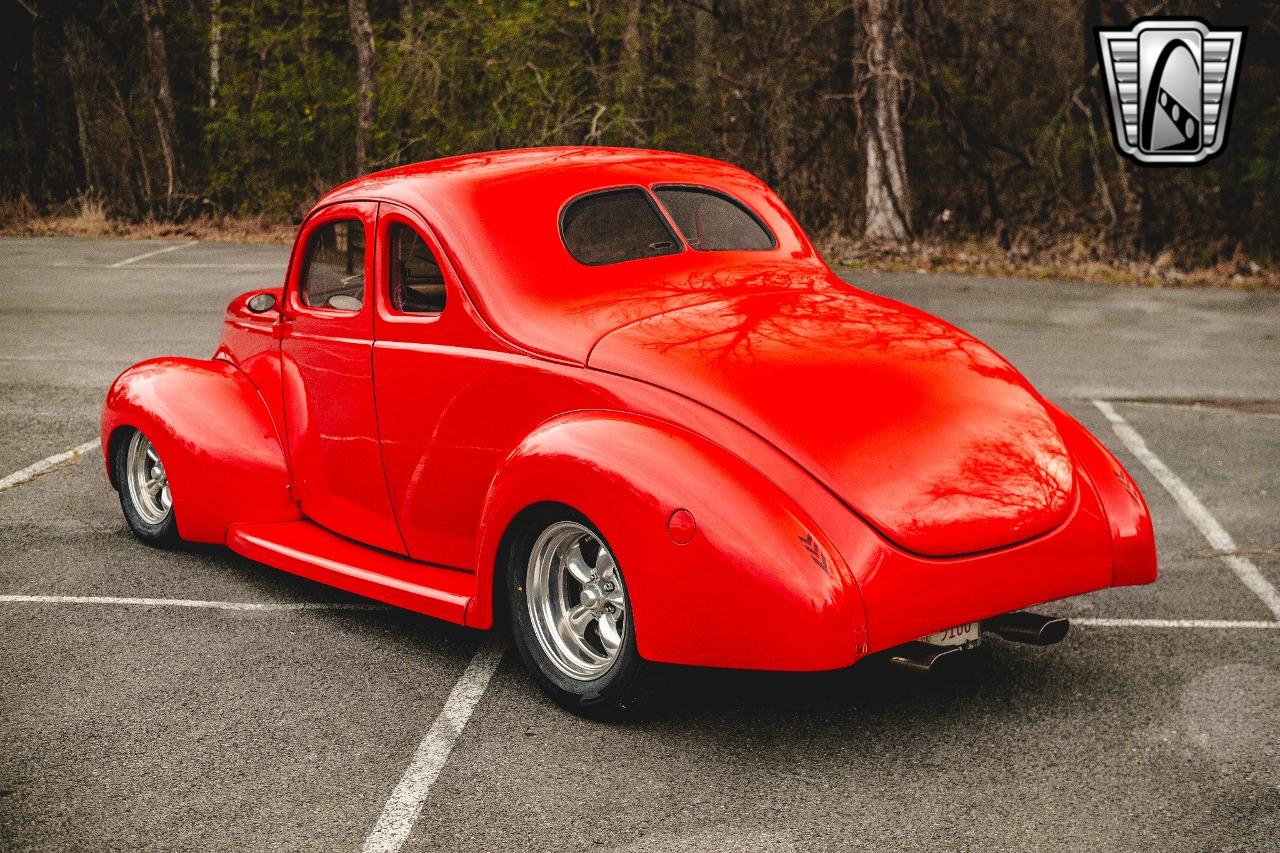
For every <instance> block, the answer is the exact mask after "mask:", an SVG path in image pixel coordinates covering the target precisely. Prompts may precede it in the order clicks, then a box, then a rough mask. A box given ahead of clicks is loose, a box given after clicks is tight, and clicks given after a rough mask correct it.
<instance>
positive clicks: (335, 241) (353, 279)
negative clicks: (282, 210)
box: [299, 219, 364, 311]
mask: <svg viewBox="0 0 1280 853" xmlns="http://www.w3.org/2000/svg"><path fill="white" fill-rule="evenodd" d="M299 295H300V296H301V297H302V304H303V305H309V306H311V307H313V308H338V309H342V310H344V311H359V310H360V307H361V305H362V304H363V303H364V223H363V222H361V221H360V220H358V219H341V220H338V221H336V222H328V223H326V224H324V225H321V226H320V227H319V228H317V229H316V230H315V231H313V232H311V240H310V242H309V243H308V244H307V264H306V267H305V268H304V270H303V273H302V289H301V292H300V293H299Z"/></svg>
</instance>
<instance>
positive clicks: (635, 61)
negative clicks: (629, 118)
mask: <svg viewBox="0 0 1280 853" xmlns="http://www.w3.org/2000/svg"><path fill="white" fill-rule="evenodd" d="M643 2H644V0H627V9H626V11H627V18H626V23H625V24H624V25H623V29H622V62H621V67H620V68H619V74H618V97H619V98H620V99H621V100H623V101H624V102H626V101H634V100H635V96H636V90H637V89H639V88H640V84H641V73H642V72H643V70H644V69H643V63H642V61H641V56H640V52H641V48H642V43H641V40H640V12H641V5H642V4H643Z"/></svg>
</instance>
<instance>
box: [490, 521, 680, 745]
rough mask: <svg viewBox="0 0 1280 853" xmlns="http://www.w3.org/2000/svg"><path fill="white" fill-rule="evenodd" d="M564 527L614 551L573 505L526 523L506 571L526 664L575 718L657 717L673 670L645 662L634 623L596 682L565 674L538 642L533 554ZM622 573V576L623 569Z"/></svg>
mask: <svg viewBox="0 0 1280 853" xmlns="http://www.w3.org/2000/svg"><path fill="white" fill-rule="evenodd" d="M558 522H575V523H577V524H580V525H582V526H583V527H585V528H587V529H588V530H589V531H591V533H593V534H594V535H595V536H596V537H597V538H598V539H599V540H600V542H601V543H603V544H604V546H605V548H608V543H607V542H606V540H605V538H604V536H603V535H602V534H601V533H600V531H599V529H598V528H597V527H596V526H595V525H594V524H592V523H591V521H590V520H589V519H587V517H586V516H584V515H582V514H581V513H579V512H577V511H576V510H573V509H572V508H570V507H567V506H562V505H554V506H551V507H548V508H546V509H544V510H541V511H539V512H536V513H534V514H533V515H531V516H527V517H525V518H524V519H523V520H522V522H521V523H520V524H519V527H518V528H517V529H516V530H515V531H514V535H513V536H512V537H511V540H510V545H509V547H508V548H507V549H506V553H507V565H506V566H505V570H506V571H505V575H506V585H507V596H506V598H507V603H508V620H509V621H508V625H509V626H510V629H511V637H512V642H513V644H514V645H515V647H516V650H517V651H518V652H519V653H520V659H521V660H522V661H523V662H524V666H525V668H526V669H527V670H528V671H529V673H530V675H532V676H533V678H534V680H535V681H537V682H538V685H539V686H540V687H541V688H542V689H543V690H544V691H545V692H546V693H547V695H548V696H550V697H551V699H552V700H553V701H554V702H555V703H556V704H557V705H559V706H560V707H562V708H564V709H565V710H567V711H570V712H572V713H574V714H578V715H580V716H583V717H590V718H592V719H598V720H616V719H626V718H633V717H637V716H641V715H643V714H646V713H649V712H652V711H653V710H654V709H655V708H656V707H658V705H659V704H660V702H661V700H662V699H663V698H664V696H665V692H666V691H665V689H664V688H665V685H666V681H667V678H666V676H667V672H668V669H669V668H668V667H665V666H662V665H661V664H655V663H651V662H649V661H646V660H643V659H642V658H641V657H640V653H639V652H638V651H637V650H636V636H635V630H634V629H633V628H631V626H630V621H629V620H628V625H627V628H626V630H624V631H623V636H622V645H621V647H620V648H619V649H618V653H617V657H616V658H615V659H614V661H613V663H612V664H611V665H610V666H609V668H608V670H607V671H605V672H604V673H603V674H601V675H600V676H598V677H596V678H592V679H590V680H583V679H581V678H575V677H573V676H570V675H567V674H566V673H565V672H563V671H562V670H561V669H560V668H559V667H558V666H557V665H556V664H555V662H554V661H553V660H552V659H551V657H550V656H549V655H548V654H547V652H546V650H545V649H544V648H543V647H542V645H541V644H540V642H539V640H538V638H537V635H536V633H535V629H534V626H533V617H532V616H531V614H530V608H529V601H528V596H527V586H528V584H527V579H528V575H529V564H530V555H531V554H532V550H533V547H534V543H535V542H536V541H537V539H538V537H539V536H540V535H541V534H542V532H543V531H545V530H547V529H548V528H549V527H551V526H552V525H555V524H557V523H558ZM617 571H618V573H619V575H621V571H622V569H621V566H619V567H618V570H617ZM624 594H625V591H624ZM628 610H629V601H628Z"/></svg>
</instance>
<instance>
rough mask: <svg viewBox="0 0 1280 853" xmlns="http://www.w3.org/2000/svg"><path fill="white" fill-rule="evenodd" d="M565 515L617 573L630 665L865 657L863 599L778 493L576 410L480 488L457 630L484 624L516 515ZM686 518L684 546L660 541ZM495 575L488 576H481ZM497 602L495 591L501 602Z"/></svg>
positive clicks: (728, 460)
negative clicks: (584, 520) (690, 528)
mask: <svg viewBox="0 0 1280 853" xmlns="http://www.w3.org/2000/svg"><path fill="white" fill-rule="evenodd" d="M547 502H554V503H560V504H567V505H569V506H571V507H573V508H575V509H576V510H578V511H579V512H582V513H583V514H584V515H586V516H587V517H588V518H589V519H591V521H592V522H593V523H594V524H595V525H596V526H597V527H599V529H600V531H601V533H603V534H604V537H605V539H606V540H607V541H608V543H609V547H610V549H611V550H612V551H613V553H614V555H615V556H616V557H617V559H618V562H619V565H620V566H621V567H622V570H623V574H624V578H625V580H626V583H627V589H628V593H629V595H630V599H631V605H632V610H633V613H632V618H633V622H634V627H635V631H636V640H637V645H638V649H639V652H640V655H641V656H642V657H644V658H645V659H647V660H653V661H661V662H666V663H680V664H690V665H701V666H720V667H734V668H760V669H786V670H818V669H833V668H837V667H842V666H847V665H849V664H851V663H852V662H853V661H854V660H856V659H857V658H858V657H859V656H860V655H861V653H862V652H863V651H864V649H865V643H866V630H865V615H864V612H863V607H862V600H861V597H860V595H859V593H858V591H857V587H856V585H855V584H854V582H853V579H852V575H851V574H850V572H849V570H848V567H847V566H846V565H845V564H844V562H843V560H842V559H841V557H840V556H839V554H838V552H837V551H836V549H835V548H834V547H832V546H831V544H830V542H829V541H828V540H827V538H826V536H825V535H823V533H822V532H821V531H820V530H818V529H817V527H816V525H815V524H814V523H813V521H812V520H811V519H809V518H808V517H807V516H806V514H805V513H804V512H803V510H802V509H801V508H800V507H799V506H798V505H797V504H796V503H795V502H794V501H793V500H791V499H790V498H789V497H788V496H787V495H786V494H784V493H783V492H782V491H781V490H780V489H778V487H777V486H775V485H774V484H773V483H772V482H770V481H769V480H767V479H766V478H765V477H764V476H763V475H761V474H759V473H758V472H757V471H756V470H755V469H753V468H752V467H750V466H749V465H747V464H746V463H745V462H743V461H742V460H741V459H739V458H738V457H736V456H733V455H731V454H730V453H728V452H727V451H725V450H723V449H721V448H719V447H718V446H716V445H714V444H711V443H710V442H708V441H706V440H704V439H701V438H699V437H698V436H696V435H693V434H692V433H689V432H686V431H685V430H683V429H681V428H679V427H675V426H672V425H670V424H667V423H664V422H661V421H656V420H650V419H647V418H641V417H637V416H632V415H626V414H620V413H616V412H575V413H572V414H569V415H565V416H562V417H559V418H555V419H553V420H551V421H549V422H547V423H546V424H544V425H543V426H541V427H539V428H538V429H537V430H535V431H534V432H533V433H532V434H530V435H529V436H528V437H527V438H526V439H525V441H524V442H523V443H522V444H521V445H520V446H519V447H518V448H517V449H516V450H515V451H514V452H513V453H512V454H511V455H510V456H509V457H508V458H507V460H506V462H505V464H504V466H503V468H502V469H501V470H500V472H499V474H498V476H497V477H496V478H495V480H494V482H493V484H492V487H491V488H490V491H489V494H488V497H487V500H486V507H485V514H484V521H483V527H482V530H481V537H480V544H479V553H478V555H477V562H476V565H477V566H478V567H479V569H480V571H481V572H482V573H483V575H484V576H483V577H482V578H481V579H480V582H479V583H478V584H477V586H478V588H479V594H478V595H477V599H476V600H475V601H474V602H473V603H472V606H471V608H470V609H469V610H468V613H467V624H469V625H473V626H475V627H489V626H490V625H491V624H492V623H493V609H494V594H493V593H494V589H495V583H492V582H490V581H491V580H493V579H495V578H496V580H497V584H496V585H498V586H500V585H501V582H502V575H501V567H500V566H499V562H500V561H501V560H502V559H503V558H504V555H503V553H502V552H503V549H502V547H501V545H502V543H503V541H504V534H505V533H506V532H507V531H508V530H509V528H510V525H511V524H512V522H513V520H514V519H516V518H517V516H518V515H519V514H520V513H521V512H522V511H523V510H525V509H527V508H529V507H531V506H534V505H537V504H542V503H547ZM679 509H684V510H687V511H689V512H690V513H692V514H693V516H694V519H695V523H696V529H695V531H694V533H693V536H692V540H691V541H689V542H688V544H683V545H682V544H677V542H675V541H674V540H673V537H672V535H671V534H670V533H669V531H668V523H669V520H670V519H671V516H672V514H673V513H674V512H675V511H676V510H679ZM491 576H492V577H491ZM500 594H501V591H500Z"/></svg>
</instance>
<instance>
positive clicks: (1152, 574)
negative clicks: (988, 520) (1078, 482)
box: [1046, 402, 1157, 586]
mask: <svg viewBox="0 0 1280 853" xmlns="http://www.w3.org/2000/svg"><path fill="white" fill-rule="evenodd" d="M1046 405H1047V406H1048V409H1049V412H1050V414H1051V415H1052V416H1053V419H1054V421H1055V422H1056V423H1057V426H1058V430H1059V432H1060V433H1061V434H1062V437H1063V439H1064V440H1065V441H1066V443H1067V447H1068V448H1070V450H1071V453H1072V455H1073V456H1074V457H1075V459H1076V462H1077V464H1078V465H1080V466H1081V467H1083V469H1084V472H1083V473H1084V474H1085V476H1087V477H1088V478H1089V481H1090V482H1091V483H1093V486H1094V489H1095V490H1096V491H1097V493H1098V499H1099V500H1100V501H1101V502H1102V509H1103V511H1104V512H1105V513H1106V516H1107V521H1108V523H1109V524H1110V526H1111V554H1112V581H1111V582H1112V585H1113V586H1135V585H1137V584H1145V583H1152V582H1153V581H1155V579H1156V575H1157V567H1156V540H1155V531H1154V529H1153V527H1152V525H1151V512H1150V510H1148V509H1147V503H1146V501H1145V500H1143V498H1142V492H1140V491H1138V484H1137V483H1135V482H1134V480H1133V477H1131V476H1130V475H1129V472H1128V471H1126V470H1125V468H1124V466H1123V465H1121V464H1120V460H1118V459H1116V457H1115V456H1114V455H1112V453H1111V451H1109V450H1107V448H1106V447H1104V446H1103V444H1102V442H1100V441H1098V439H1096V438H1094V437H1093V435H1092V433H1090V432H1089V431H1088V430H1087V429H1085V428H1084V427H1083V426H1081V425H1080V423H1079V422H1078V421H1077V420H1076V419H1075V418H1073V417H1071V416H1070V415H1068V414H1067V413H1066V412H1064V411H1063V410H1062V409H1060V408H1058V407H1057V406H1055V405H1053V404H1052V403H1047V402H1046Z"/></svg>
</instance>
